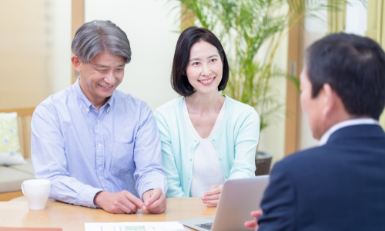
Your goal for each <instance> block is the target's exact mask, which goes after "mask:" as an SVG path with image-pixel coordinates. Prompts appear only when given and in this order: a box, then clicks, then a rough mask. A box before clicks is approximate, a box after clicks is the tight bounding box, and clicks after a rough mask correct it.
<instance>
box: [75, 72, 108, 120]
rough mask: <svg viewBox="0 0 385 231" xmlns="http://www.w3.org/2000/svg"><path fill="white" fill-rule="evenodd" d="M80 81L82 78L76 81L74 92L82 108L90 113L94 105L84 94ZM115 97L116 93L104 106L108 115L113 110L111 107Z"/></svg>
mask: <svg viewBox="0 0 385 231" xmlns="http://www.w3.org/2000/svg"><path fill="white" fill-rule="evenodd" d="M79 79H80V77H79V78H78V79H77V80H76V82H75V83H74V84H73V90H74V92H75V94H76V96H77V98H78V99H79V100H80V102H81V104H82V106H83V107H84V109H85V110H86V112H87V113H89V112H90V111H91V108H92V107H93V105H92V103H91V102H90V101H89V100H88V99H87V96H86V95H85V94H84V92H83V91H82V89H81V88H80V84H79ZM114 95H115V92H114V93H113V94H112V95H111V97H110V98H109V99H108V101H107V102H106V104H104V105H103V106H102V108H105V110H106V113H107V114H108V113H109V112H110V110H111V105H112V104H113V102H114Z"/></svg>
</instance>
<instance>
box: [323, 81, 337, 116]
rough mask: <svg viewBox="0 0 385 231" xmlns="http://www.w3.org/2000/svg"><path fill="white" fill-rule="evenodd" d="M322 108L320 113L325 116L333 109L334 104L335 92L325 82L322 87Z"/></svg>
mask: <svg viewBox="0 0 385 231" xmlns="http://www.w3.org/2000/svg"><path fill="white" fill-rule="evenodd" d="M322 91H323V102H322V103H323V109H322V115H323V116H327V115H328V114H330V112H331V111H332V110H333V108H334V107H335V104H336V98H335V97H336V93H335V92H334V91H333V89H332V87H331V86H330V85H329V84H328V83H325V84H324V86H323V88H322Z"/></svg>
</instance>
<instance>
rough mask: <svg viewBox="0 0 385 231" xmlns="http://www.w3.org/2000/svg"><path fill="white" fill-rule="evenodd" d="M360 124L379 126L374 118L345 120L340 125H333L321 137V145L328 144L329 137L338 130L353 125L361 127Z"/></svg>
mask: <svg viewBox="0 0 385 231" xmlns="http://www.w3.org/2000/svg"><path fill="white" fill-rule="evenodd" d="M360 124H377V125H378V121H377V120H375V119H372V118H360V119H351V120H345V121H342V122H340V123H337V124H335V125H333V126H332V127H331V128H329V130H327V131H326V132H325V133H324V134H323V135H322V137H321V139H320V145H324V144H326V143H327V142H328V139H329V137H330V136H331V135H332V134H333V133H334V132H336V131H337V130H339V129H341V128H344V127H348V126H353V125H360Z"/></svg>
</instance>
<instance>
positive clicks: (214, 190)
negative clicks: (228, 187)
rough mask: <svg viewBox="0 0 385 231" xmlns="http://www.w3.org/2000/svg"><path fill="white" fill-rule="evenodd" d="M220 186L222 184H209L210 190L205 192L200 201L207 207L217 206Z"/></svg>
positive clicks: (220, 190) (221, 186)
mask: <svg viewBox="0 0 385 231" xmlns="http://www.w3.org/2000/svg"><path fill="white" fill-rule="evenodd" d="M222 188H223V185H213V186H211V188H210V190H209V191H207V192H205V195H204V196H203V197H202V202H203V203H204V204H205V205H206V206H207V207H217V205H218V201H219V196H220V194H221V192H222Z"/></svg>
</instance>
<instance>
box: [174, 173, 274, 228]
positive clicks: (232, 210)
mask: <svg viewBox="0 0 385 231" xmlns="http://www.w3.org/2000/svg"><path fill="white" fill-rule="evenodd" d="M268 184H269V175H264V176H256V177H253V178H247V179H235V180H228V181H226V182H225V184H224V186H223V189H222V194H221V197H220V198H219V202H218V206H217V210H216V212H215V216H214V217H203V218H197V219H189V220H182V221H179V223H181V224H183V225H185V226H188V227H190V228H192V229H196V230H200V231H208V230H211V231H234V230H237V231H242V230H254V229H253V228H246V227H245V226H244V224H245V221H248V220H252V219H253V218H252V217H251V216H250V213H251V211H254V210H258V209H259V208H260V204H261V200H262V197H263V193H264V192H265V189H266V187H267V185H268Z"/></svg>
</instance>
